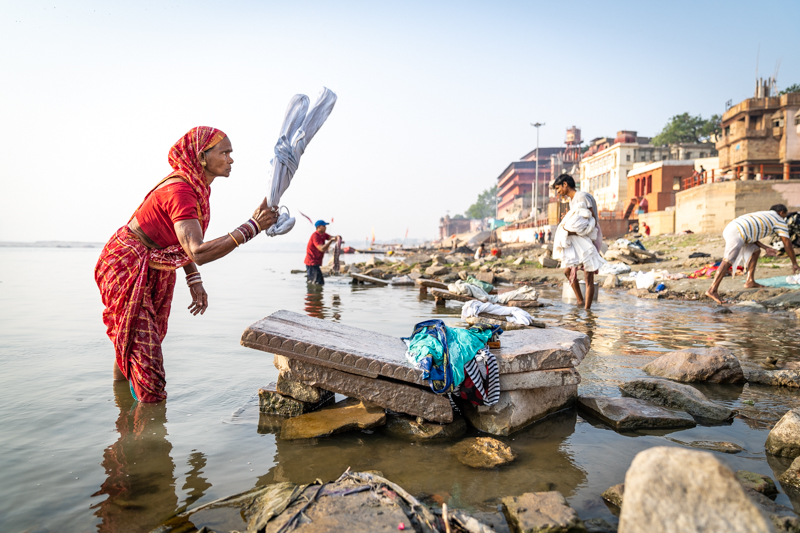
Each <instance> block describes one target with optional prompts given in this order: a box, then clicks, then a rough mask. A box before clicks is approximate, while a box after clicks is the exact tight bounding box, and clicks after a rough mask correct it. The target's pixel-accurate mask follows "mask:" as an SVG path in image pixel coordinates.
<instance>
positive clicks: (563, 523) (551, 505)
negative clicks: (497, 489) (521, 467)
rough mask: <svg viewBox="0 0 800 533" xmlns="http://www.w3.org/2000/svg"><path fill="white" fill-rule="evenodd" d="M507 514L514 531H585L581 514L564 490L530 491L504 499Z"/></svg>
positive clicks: (548, 532) (569, 532)
mask: <svg viewBox="0 0 800 533" xmlns="http://www.w3.org/2000/svg"><path fill="white" fill-rule="evenodd" d="M503 514H505V515H506V521H507V522H508V526H509V529H511V531H514V532H525V533H528V532H536V533H538V532H541V533H562V532H563V533H585V532H586V531H587V529H586V526H585V525H584V524H583V522H582V521H581V519H580V518H578V513H576V512H575V511H574V510H573V509H572V508H571V507H570V506H569V504H568V503H567V500H566V499H565V498H564V496H563V495H562V494H561V493H560V492H556V491H553V492H527V493H525V494H523V495H521V496H510V497H506V498H503Z"/></svg>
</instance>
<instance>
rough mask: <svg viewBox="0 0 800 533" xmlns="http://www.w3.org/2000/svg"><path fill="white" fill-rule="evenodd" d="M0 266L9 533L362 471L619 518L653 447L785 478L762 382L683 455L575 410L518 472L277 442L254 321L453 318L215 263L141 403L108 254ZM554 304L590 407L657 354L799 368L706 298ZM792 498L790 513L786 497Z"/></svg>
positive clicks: (775, 410) (754, 321)
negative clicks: (579, 352) (116, 311)
mask: <svg viewBox="0 0 800 533" xmlns="http://www.w3.org/2000/svg"><path fill="white" fill-rule="evenodd" d="M0 253H2V254H5V255H4V256H3V257H2V260H0V283H2V285H0V364H2V368H3V369H4V372H3V373H0V394H3V401H2V402H0V423H2V427H3V432H2V434H0V476H2V479H1V480H0V481H2V483H0V530H2V531H21V530H29V529H30V530H32V531H86V530H90V529H92V528H94V527H96V528H97V529H98V530H100V531H104V532H116V531H137V530H139V531H144V530H148V529H150V528H152V527H153V526H155V525H156V524H158V523H160V522H161V521H162V520H164V519H165V518H166V517H168V516H171V515H172V514H174V513H175V512H176V511H180V510H182V509H184V508H186V507H187V506H197V505H201V504H204V503H208V502H209V501H212V500H215V499H217V498H220V497H223V496H226V495H229V494H233V493H238V492H242V491H245V490H248V489H250V488H252V487H253V486H255V485H258V484H261V483H270V482H273V481H282V480H290V481H293V482H295V483H307V482H310V481H313V480H314V479H316V478H322V479H333V478H336V477H338V476H339V474H341V473H342V472H343V471H344V470H345V469H347V468H348V467H350V468H352V469H354V470H380V471H382V472H383V473H384V474H385V475H386V476H387V477H389V478H390V479H392V480H393V481H396V482H397V483H399V484H401V485H402V486H404V487H405V488H406V489H407V490H409V491H410V492H412V493H413V494H421V493H425V494H428V495H434V496H435V497H434V498H433V501H447V502H450V504H451V505H453V506H459V507H466V508H474V509H481V510H492V509H493V505H494V504H495V503H496V502H497V501H498V498H500V497H503V496H506V495H514V494H520V493H522V492H528V491H536V490H549V489H550V488H553V489H555V490H559V491H561V492H563V493H564V494H565V495H566V496H567V498H568V499H569V501H570V504H571V505H572V506H573V507H574V508H575V509H576V510H577V511H578V512H579V514H580V515H581V516H582V517H584V518H592V517H602V518H606V519H609V520H614V518H613V516H612V515H611V513H610V512H609V511H608V510H607V509H606V508H605V506H604V505H603V503H602V500H601V499H600V496H599V495H600V493H602V492H603V491H604V490H605V489H606V488H608V487H609V486H611V485H614V484H616V483H621V482H622V481H623V479H624V475H625V471H626V469H627V468H628V465H629V464H630V462H631V460H632V459H633V457H634V456H635V454H636V453H638V452H639V451H641V450H644V449H647V448H649V447H651V446H681V444H680V442H689V441H692V440H724V441H730V442H734V443H736V444H739V445H741V446H742V447H744V448H745V449H746V450H747V453H742V454H738V455H726V456H719V457H720V458H721V460H723V461H724V462H726V463H727V464H729V465H730V466H731V467H732V468H734V469H746V470H750V471H754V472H758V473H761V474H766V475H769V476H770V477H773V479H774V478H776V477H777V475H779V471H780V472H782V469H784V468H785V467H786V466H788V465H784V464H783V462H781V461H780V460H776V459H775V458H767V457H766V456H765V454H764V448H763V446H764V441H765V440H766V436H767V432H768V430H769V428H770V427H771V426H772V424H774V422H775V421H776V420H778V419H779V418H780V417H781V416H782V415H783V413H784V412H785V411H786V410H787V409H789V408H793V407H800V399H799V396H800V395H799V393H798V391H797V390H795V389H791V390H790V389H775V388H771V387H765V386H759V385H744V386H741V385H738V386H732V385H698V388H700V389H701V390H702V391H703V392H704V393H705V394H706V395H707V396H709V397H710V398H711V399H712V400H714V401H717V402H719V403H721V404H724V405H726V406H727V407H730V408H732V409H737V410H739V411H740V412H741V413H742V416H740V417H739V418H737V419H735V420H734V421H733V423H732V424H730V425H723V426H698V427H696V428H690V429H686V430H680V431H675V432H672V433H670V434H669V438H672V439H674V440H668V439H667V438H666V436H664V435H663V434H661V433H659V432H636V433H631V434H620V433H617V432H615V431H613V430H610V429H608V428H607V427H606V426H604V425H602V424H594V423H589V422H587V421H586V420H584V419H583V418H582V417H581V416H579V415H576V413H575V412H574V411H566V412H563V413H559V414H557V415H555V416H552V417H550V418H548V419H546V420H544V421H540V422H539V423H537V424H534V425H533V426H530V427H529V428H526V429H524V430H523V431H521V432H519V433H517V434H514V435H512V436H511V437H508V438H502V439H500V440H503V441H504V442H507V443H508V444H509V445H511V446H512V448H514V450H515V451H517V453H518V454H519V459H518V461H517V462H516V463H515V464H512V465H509V466H508V467H504V468H499V469H495V470H488V471H476V470H473V469H470V468H468V467H466V466H464V465H462V464H461V463H459V462H458V461H457V460H456V459H455V458H454V457H453V456H452V455H451V454H450V452H449V448H450V446H451V444H452V443H413V444H412V443H410V442H406V441H399V440H396V439H393V438H390V437H389V436H387V435H385V434H384V433H383V432H382V431H380V430H376V431H374V432H352V433H347V434H342V435H336V436H333V437H330V438H326V439H318V440H310V441H305V442H297V441H292V442H290V441H281V440H280V439H279V437H278V435H277V433H278V431H279V427H280V426H279V422H280V421H279V420H275V419H269V417H259V415H258V408H257V403H256V401H255V397H254V394H255V392H256V391H257V389H258V388H259V387H261V386H264V385H266V384H267V383H269V382H270V381H274V380H275V378H276V377H277V370H276V369H275V368H274V366H273V365H272V359H271V356H270V355H269V354H265V353H263V352H259V351H255V350H249V349H246V348H243V347H241V346H239V337H240V335H241V332H242V331H243V330H244V329H245V327H247V325H249V324H251V323H252V322H254V321H255V320H258V319H260V318H261V317H264V316H266V315H269V314H270V313H272V312H274V311H276V310H278V309H288V310H291V311H295V312H304V313H306V314H308V315H310V316H315V317H318V318H322V319H325V320H335V321H338V322H341V323H344V324H348V325H351V326H355V327H360V328H364V329H367V330H372V331H376V332H380V333H383V334H386V335H392V336H396V337H400V336H406V335H408V334H409V333H410V332H411V329H412V327H413V326H414V324H416V323H418V322H420V321H422V320H427V319H430V318H434V317H435V318H440V319H442V320H444V321H445V322H446V323H447V324H448V325H453V324H458V323H460V307H458V306H457V305H456V304H455V303H452V302H451V303H449V304H448V305H447V307H436V306H435V305H434V302H433V298H432V297H431V296H422V295H420V294H419V291H418V290H417V289H416V288H414V287H371V286H367V285H361V286H353V285H351V284H350V283H348V281H349V279H348V278H346V277H339V278H328V279H327V280H326V284H325V285H324V286H323V287H314V286H308V285H307V284H306V282H305V276H303V275H294V276H292V275H290V274H287V273H288V272H289V270H290V269H292V268H295V267H296V266H297V264H299V263H300V262H301V261H302V252H298V253H297V254H291V253H285V254H280V253H277V254H276V253H266V252H253V253H250V252H247V253H240V254H232V255H231V256H230V257H229V258H226V259H225V261H220V262H218V263H216V262H215V263H212V264H209V265H204V267H203V279H204V281H206V283H207V287H206V289H207V290H208V291H209V294H210V296H211V300H212V306H211V307H210V308H209V311H208V312H207V313H206V314H205V315H204V316H202V317H192V316H190V315H188V313H186V312H185V307H186V306H188V300H189V295H188V293H187V291H186V290H185V287H184V288H180V287H179V288H178V289H177V290H176V293H175V302H174V306H173V312H172V316H171V317H170V333H169V335H168V336H167V338H166V340H165V343H164V353H165V366H166V369H167V379H168V385H167V387H168V391H169V394H170V399H169V401H168V404H167V405H165V404H161V405H138V404H134V402H133V400H132V399H131V397H130V393H129V392H128V390H127V386H126V385H125V384H124V383H120V384H115V385H112V382H111V379H110V375H109V374H110V373H109V367H110V366H111V361H112V360H113V350H112V348H111V345H110V343H109V342H108V340H107V338H106V337H105V336H104V329H103V326H102V322H101V320H100V311H101V306H100V304H99V298H98V296H97V292H96V287H95V286H94V284H93V280H92V277H91V273H92V268H93V265H94V262H95V261H96V255H97V251H93V250H88V251H77V250H62V251H53V250H17V251H0ZM52 264H58V265H59V270H60V274H61V275H60V276H59V278H62V279H71V280H75V282H74V284H72V285H70V286H69V287H66V288H64V287H62V286H61V285H62V284H60V283H59V282H58V280H57V279H56V278H53V277H52V276H50V273H49V270H48V269H50V268H51V265H52ZM231 272H236V273H237V275H236V276H231V275H230V273H231ZM50 280H52V283H51V284H48V283H50ZM538 288H540V287H537V289H538ZM541 289H542V293H543V299H544V300H546V301H547V302H549V303H551V304H552V305H550V306H548V307H543V308H537V309H533V310H532V313H533V314H534V315H535V316H536V317H537V318H539V319H540V320H543V321H545V322H547V323H548V324H550V325H560V326H563V327H566V328H570V329H575V330H579V331H582V332H584V333H586V334H587V335H589V336H590V337H591V338H592V348H591V351H590V353H589V354H588V355H587V357H586V359H585V360H584V361H583V363H582V364H581V365H580V367H579V370H580V373H581V377H582V383H581V385H580V389H579V390H580V394H584V395H612V396H617V395H619V394H620V392H619V389H618V386H619V384H621V383H622V382H623V381H625V380H629V379H633V378H638V377H643V376H644V373H643V372H642V371H641V367H642V366H643V365H645V364H646V363H647V362H649V361H651V360H652V359H653V357H655V356H657V355H659V354H660V353H663V352H664V351H669V350H675V349H680V348H688V347H693V346H714V345H718V346H726V347H728V348H730V349H731V350H733V352H734V353H735V354H736V355H737V356H738V357H740V358H741V359H743V360H748V361H750V362H752V363H758V362H760V361H761V360H763V359H764V358H765V357H767V356H772V357H775V358H777V359H778V364H779V365H786V364H800V335H798V333H800V332H798V323H797V321H796V319H793V318H791V317H789V316H787V315H782V314H780V313H753V312H745V311H738V310H736V309H734V312H733V314H730V315H716V314H714V313H713V311H714V308H713V307H711V306H709V305H706V304H704V303H700V302H677V301H669V300H642V299H638V298H635V297H633V296H630V295H628V294H626V293H624V292H613V293H611V292H606V291H603V292H602V294H601V295H600V300H599V302H598V303H597V304H596V305H594V306H593V307H592V309H591V311H588V312H587V311H585V310H583V309H580V308H577V307H576V306H575V305H568V304H564V303H562V302H561V301H560V292H561V291H560V288H552V287H541ZM42 302H47V303H49V304H52V305H47V306H45V305H42ZM53 309H55V310H57V311H54V310H53ZM64 309H69V312H68V313H65V312H64V311H63V310H64ZM43 324H45V325H46V327H43ZM42 368H47V369H48V372H47V373H43V372H42V371H41V369H42ZM31 383H37V384H38V386H37V387H31V386H30V384H31ZM65 384H67V385H68V386H65ZM744 400H748V401H749V400H752V402H753V404H754V405H749V404H745V403H743V401H744ZM167 409H169V417H168V416H167ZM231 413H235V416H233V417H231ZM471 435H475V433H472V434H471ZM201 450H202V451H201ZM778 502H779V503H782V504H784V505H790V504H791V502H790V501H789V499H788V498H787V497H786V496H785V495H783V494H782V495H780V496H779V497H778Z"/></svg>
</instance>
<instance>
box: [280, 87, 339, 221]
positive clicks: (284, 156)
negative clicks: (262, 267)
mask: <svg viewBox="0 0 800 533" xmlns="http://www.w3.org/2000/svg"><path fill="white" fill-rule="evenodd" d="M308 102H309V100H308V96H306V95H304V94H296V95H294V96H293V97H292V99H291V100H290V101H289V107H287V108H286V115H285V116H284V118H283V127H282V128H281V133H280V136H279V137H278V142H277V144H276V145H275V157H273V158H272V160H270V162H269V163H270V165H271V167H272V172H271V174H270V177H269V182H268V183H269V185H268V187H267V205H269V206H270V207H273V208H277V207H278V206H279V205H280V201H281V196H283V193H284V192H286V189H288V188H289V184H290V183H291V182H292V177H294V173H295V172H297V167H298V165H299V164H300V156H302V155H303V153H304V152H305V150H306V146H308V143H310V142H311V139H312V138H314V135H316V133H317V131H318V130H319V129H320V127H322V124H324V123H325V120H326V119H327V118H328V115H330V114H331V111H332V110H333V105H334V104H335V103H336V94H335V93H334V92H333V91H331V90H330V89H328V88H327V87H323V88H322V92H320V94H319V97H318V98H317V101H316V102H314V106H313V107H312V108H311V110H310V111H308ZM294 222H295V220H294V218H291V217H290V216H289V214H288V213H281V215H280V216H279V217H278V221H277V222H276V223H275V224H274V225H273V226H272V227H270V228H268V229H267V230H266V231H267V235H269V236H270V237H274V236H275V235H283V234H284V233H287V232H289V231H290V230H291V229H292V228H293V227H294Z"/></svg>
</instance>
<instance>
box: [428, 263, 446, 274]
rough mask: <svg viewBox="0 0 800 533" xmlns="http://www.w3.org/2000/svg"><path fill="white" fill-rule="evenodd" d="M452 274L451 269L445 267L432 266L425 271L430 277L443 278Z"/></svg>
mask: <svg viewBox="0 0 800 533" xmlns="http://www.w3.org/2000/svg"><path fill="white" fill-rule="evenodd" d="M448 272H450V269H449V268H447V267H446V266H444V265H431V266H429V267H428V268H426V269H425V273H426V274H427V275H429V276H443V275H445V274H447V273H448Z"/></svg>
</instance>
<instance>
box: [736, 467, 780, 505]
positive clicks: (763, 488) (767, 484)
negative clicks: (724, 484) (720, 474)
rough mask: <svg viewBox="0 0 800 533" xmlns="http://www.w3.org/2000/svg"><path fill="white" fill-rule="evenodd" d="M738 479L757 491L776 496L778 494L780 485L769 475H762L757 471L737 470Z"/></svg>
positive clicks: (744, 485)
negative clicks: (776, 484) (777, 485)
mask: <svg viewBox="0 0 800 533" xmlns="http://www.w3.org/2000/svg"><path fill="white" fill-rule="evenodd" d="M736 479H738V480H739V483H741V484H742V486H743V487H744V488H746V489H752V490H754V491H756V492H759V493H761V494H763V495H764V496H769V497H772V498H774V497H775V496H777V495H778V487H776V486H775V482H774V481H772V478H771V477H769V476H762V475H761V474H757V473H756V472H749V471H747V470H737V471H736Z"/></svg>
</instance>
